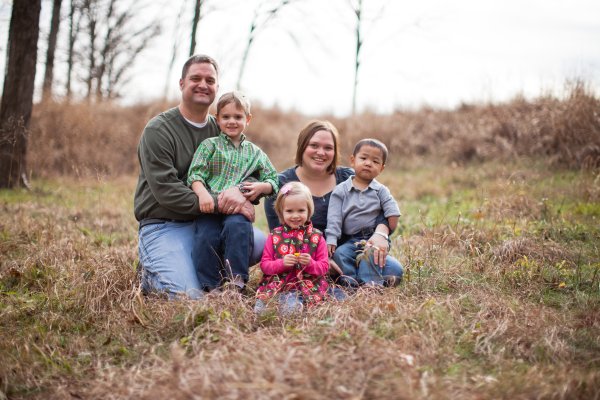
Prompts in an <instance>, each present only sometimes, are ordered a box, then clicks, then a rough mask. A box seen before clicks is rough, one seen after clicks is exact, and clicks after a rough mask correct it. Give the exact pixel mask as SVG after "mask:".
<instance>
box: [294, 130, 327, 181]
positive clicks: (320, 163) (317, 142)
mask: <svg viewBox="0 0 600 400" xmlns="http://www.w3.org/2000/svg"><path fill="white" fill-rule="evenodd" d="M334 156H335V144H334V141H333V135H332V134H331V132H329V131H325V130H321V131H316V132H315V134H314V135H313V136H312V137H311V138H310V140H309V141H308V146H306V149H304V153H303V154H302V167H303V168H306V169H309V170H312V171H314V172H322V171H327V167H329V166H330V165H331V163H332V162H333V157H334Z"/></svg>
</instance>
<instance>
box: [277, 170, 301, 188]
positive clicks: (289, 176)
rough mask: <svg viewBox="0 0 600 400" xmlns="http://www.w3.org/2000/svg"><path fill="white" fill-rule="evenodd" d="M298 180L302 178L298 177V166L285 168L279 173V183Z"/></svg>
mask: <svg viewBox="0 0 600 400" xmlns="http://www.w3.org/2000/svg"><path fill="white" fill-rule="evenodd" d="M298 181H300V178H298V175H296V166H293V167H290V168H288V169H284V170H283V171H281V172H280V173H279V183H281V184H282V185H284V184H286V183H288V182H298Z"/></svg>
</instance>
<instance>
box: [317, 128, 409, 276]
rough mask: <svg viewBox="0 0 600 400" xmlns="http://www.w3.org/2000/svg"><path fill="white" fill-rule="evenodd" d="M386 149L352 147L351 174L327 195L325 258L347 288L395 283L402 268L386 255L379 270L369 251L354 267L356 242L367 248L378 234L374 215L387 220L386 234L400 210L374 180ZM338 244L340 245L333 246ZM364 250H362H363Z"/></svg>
mask: <svg viewBox="0 0 600 400" xmlns="http://www.w3.org/2000/svg"><path fill="white" fill-rule="evenodd" d="M387 156H388V150H387V147H386V146H385V144H383V143H382V142H380V141H379V140H376V139H363V140H361V141H359V142H358V143H357V144H356V145H355V146H354V150H353V152H352V156H350V163H351V166H352V168H354V171H355V175H354V176H351V177H350V178H348V179H347V180H346V181H344V182H342V183H340V184H339V185H337V186H336V188H335V189H334V190H333V192H332V193H331V198H330V200H329V209H328V212H327V229H326V230H325V236H326V238H327V247H328V250H329V256H330V257H333V260H334V261H335V262H336V263H337V264H338V266H339V267H340V268H341V269H342V272H343V276H342V278H341V279H342V283H344V284H346V285H349V286H357V285H364V284H368V285H373V286H383V285H384V284H386V283H390V282H393V283H398V282H400V280H401V278H402V272H403V270H402V265H401V264H400V262H399V261H398V260H396V259H395V258H393V257H392V256H390V255H388V256H387V257H386V260H385V265H384V266H383V267H379V266H378V265H377V264H376V263H375V261H374V260H373V256H372V255H371V254H369V253H370V252H365V254H367V255H368V258H362V259H361V260H360V262H358V265H357V257H358V254H360V252H357V250H359V249H358V247H359V246H361V244H360V242H361V241H364V243H366V246H370V242H369V238H370V237H371V236H372V235H374V234H378V235H381V236H383V237H384V238H386V239H387V238H388V235H387V234H386V233H383V232H379V231H377V230H376V228H377V222H378V218H377V217H378V216H380V214H381V213H382V211H383V215H384V216H385V218H387V220H388V224H389V228H390V232H391V231H393V230H394V229H395V228H396V226H397V225H398V218H399V217H400V209H399V208H398V204H397V203H396V201H395V200H394V198H393V196H392V195H391V193H390V191H389V189H388V188H387V187H385V186H384V185H382V184H381V183H379V182H377V180H376V179H375V178H376V177H377V176H379V174H380V173H381V172H382V171H383V169H384V168H385V163H386V161H387ZM338 243H341V245H340V246H339V247H337V245H338ZM365 250H366V249H365Z"/></svg>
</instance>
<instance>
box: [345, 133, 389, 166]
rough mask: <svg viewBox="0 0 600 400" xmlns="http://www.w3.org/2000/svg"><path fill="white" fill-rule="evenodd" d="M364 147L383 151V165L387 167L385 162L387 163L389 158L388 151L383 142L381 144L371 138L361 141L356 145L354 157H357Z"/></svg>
mask: <svg viewBox="0 0 600 400" xmlns="http://www.w3.org/2000/svg"><path fill="white" fill-rule="evenodd" d="M363 146H371V147H375V148H376V149H379V150H381V156H382V158H383V165H385V162H386V161H387V158H388V149H387V147H386V145H385V144H383V142H381V141H379V140H377V139H371V138H367V139H362V140H359V141H358V143H356V145H354V150H352V155H353V156H356V154H358V152H359V151H360V149H362V148H363Z"/></svg>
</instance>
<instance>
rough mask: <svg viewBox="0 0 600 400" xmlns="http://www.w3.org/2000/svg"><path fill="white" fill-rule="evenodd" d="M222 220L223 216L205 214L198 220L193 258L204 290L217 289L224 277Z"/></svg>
mask: <svg viewBox="0 0 600 400" xmlns="http://www.w3.org/2000/svg"><path fill="white" fill-rule="evenodd" d="M222 220H223V215H221V214H203V215H201V216H200V217H199V218H198V219H197V220H196V232H195V238H194V251H193V257H194V261H195V265H196V272H197V276H198V281H199V282H200V288H201V289H202V290H211V289H214V288H217V287H218V286H219V285H220V284H221V281H222V280H223V277H224V275H223V268H222V264H223V262H222V255H223V249H222V243H221V240H222V239H221V230H222V225H223V223H222Z"/></svg>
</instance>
